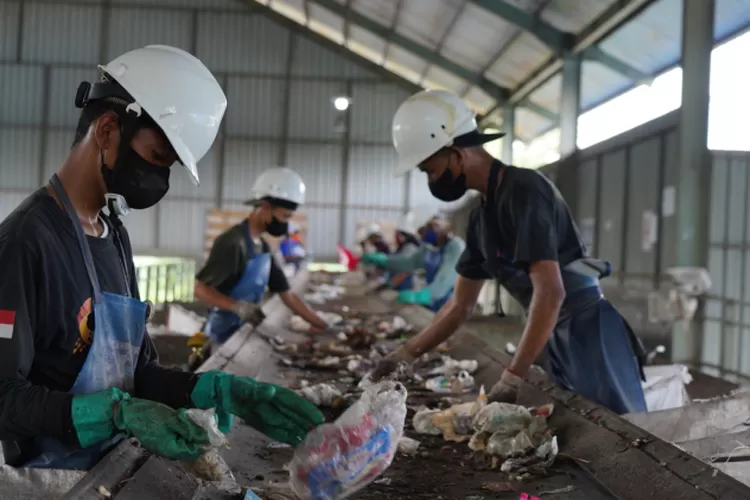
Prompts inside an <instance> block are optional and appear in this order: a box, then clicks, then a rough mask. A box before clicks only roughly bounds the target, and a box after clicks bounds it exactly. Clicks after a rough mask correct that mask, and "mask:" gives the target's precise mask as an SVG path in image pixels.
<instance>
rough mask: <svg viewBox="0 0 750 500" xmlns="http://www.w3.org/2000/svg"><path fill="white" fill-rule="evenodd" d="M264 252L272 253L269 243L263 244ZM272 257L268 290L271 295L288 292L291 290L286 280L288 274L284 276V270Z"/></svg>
mask: <svg viewBox="0 0 750 500" xmlns="http://www.w3.org/2000/svg"><path fill="white" fill-rule="evenodd" d="M263 250H264V251H265V252H270V251H271V250H270V247H269V246H268V243H266V242H265V241H264V242H263ZM271 257H272V258H271V273H270V275H269V276H268V290H269V291H270V292H271V293H284V292H288V291H289V289H290V288H291V287H290V286H289V280H287V279H286V274H284V270H283V269H282V268H281V266H280V265H279V263H278V262H277V261H276V259H274V258H273V256H271Z"/></svg>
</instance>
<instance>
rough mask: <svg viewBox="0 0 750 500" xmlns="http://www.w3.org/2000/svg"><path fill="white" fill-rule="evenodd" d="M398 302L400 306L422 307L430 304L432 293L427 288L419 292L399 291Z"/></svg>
mask: <svg viewBox="0 0 750 500" xmlns="http://www.w3.org/2000/svg"><path fill="white" fill-rule="evenodd" d="M398 302H400V303H401V304H420V305H423V306H426V305H430V304H432V293H431V292H430V289H429V288H422V289H421V290H417V291H416V292H415V291H412V290H401V291H400V292H398Z"/></svg>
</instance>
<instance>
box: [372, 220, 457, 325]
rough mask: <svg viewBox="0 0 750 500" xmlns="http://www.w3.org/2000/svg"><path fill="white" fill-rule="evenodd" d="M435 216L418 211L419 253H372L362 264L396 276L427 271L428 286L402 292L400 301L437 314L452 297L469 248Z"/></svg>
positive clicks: (399, 295)
mask: <svg viewBox="0 0 750 500" xmlns="http://www.w3.org/2000/svg"><path fill="white" fill-rule="evenodd" d="M434 214H435V210H429V211H428V210H425V209H419V210H417V211H415V215H414V216H415V219H414V227H416V228H417V232H418V234H419V235H420V236H421V238H422V245H421V247H420V248H419V250H417V251H416V252H413V253H411V254H406V255H404V254H395V255H387V254H384V253H369V254H365V255H363V256H362V261H363V262H368V263H372V264H375V265H376V266H379V267H382V268H384V269H387V270H388V271H391V272H394V273H400V272H414V271H416V270H417V269H424V270H425V279H426V281H427V286H426V287H424V288H422V289H421V290H402V291H400V292H399V294H398V301H399V302H401V303H404V304H421V305H424V306H427V307H428V308H430V309H432V310H433V311H437V310H438V309H440V308H441V307H442V306H443V304H445V303H446V302H447V301H448V299H450V297H451V295H453V284H454V283H455V281H456V276H457V274H456V263H457V262H458V259H459V258H460V257H461V252H463V251H464V248H465V246H466V245H465V243H464V240H462V239H461V238H459V237H458V236H456V235H454V234H451V233H450V231H449V230H448V222H447V221H446V220H445V219H443V218H442V217H435V216H434Z"/></svg>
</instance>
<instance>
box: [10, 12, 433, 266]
mask: <svg viewBox="0 0 750 500" xmlns="http://www.w3.org/2000/svg"><path fill="white" fill-rule="evenodd" d="M257 9H263V7H258V8H256V9H252V8H249V7H248V5H247V4H244V5H243V3H242V2H238V1H236V0H158V1H155V2H147V1H145V0H130V1H129V2H122V1H111V2H99V1H92V0H87V1H84V0H78V1H73V2H63V1H60V0H24V1H19V0H0V217H5V216H6V215H7V214H8V213H9V212H10V210H12V209H13V208H14V207H15V206H16V205H17V204H18V203H19V202H20V201H21V200H22V199H23V198H24V197H25V196H26V195H28V194H29V193H30V192H31V191H32V190H34V189H35V188H37V187H38V186H40V185H41V184H43V183H44V182H45V181H46V180H47V179H48V178H49V176H50V175H51V174H52V173H53V172H54V171H55V170H56V169H57V168H58V167H59V166H60V164H61V162H62V161H63V160H64V158H65V156H66V154H67V151H68V149H69V147H70V143H71V141H72V138H73V131H74V128H75V124H76V121H77V116H78V113H77V110H76V109H75V107H74V106H73V99H74V96H75V90H76V87H77V85H78V83H79V82H80V81H81V80H83V79H92V78H95V77H96V76H97V75H96V71H95V65H96V64H99V63H104V62H107V61H109V60H110V59H112V58H114V57H116V56H117V55H119V54H121V53H122V52H125V51H127V50H130V49H133V48H137V47H140V46H144V45H147V44H154V43H163V44H169V45H175V46H178V47H181V48H183V49H186V50H189V51H191V52H193V53H195V54H196V55H197V56H198V57H199V58H201V60H203V61H204V62H205V63H206V65H207V66H208V67H209V68H210V69H211V70H212V71H213V72H214V73H215V74H216V75H217V78H218V79H219V81H220V82H221V83H222V85H223V86H224V88H225V91H226V93H227V97H228V100H229V108H228V112H227V116H226V118H225V121H224V125H223V132H222V134H221V136H220V137H219V138H218V139H217V141H216V143H215V144H214V148H213V150H212V151H211V152H210V153H209V154H208V155H207V157H206V158H205V159H204V160H203V161H202V162H201V164H200V174H201V185H200V187H198V188H195V187H193V186H192V184H191V183H190V182H189V180H188V178H187V176H186V175H184V174H183V172H177V171H176V172H174V174H173V175H172V188H171V190H170V192H169V194H168V196H167V198H165V200H163V201H162V202H161V203H160V204H159V205H157V206H156V207H155V208H153V209H149V210H145V211H142V212H137V213H134V214H133V215H130V216H129V217H128V218H127V219H126V225H127V226H128V227H129V229H130V232H131V238H132V240H133V246H134V247H135V249H136V250H137V251H139V252H141V253H166V254H172V255H186V256H199V255H201V254H202V250H203V248H202V247H203V230H204V221H205V215H204V214H205V212H206V210H207V209H208V208H211V207H214V206H221V207H222V208H240V207H242V205H241V203H242V201H244V200H245V199H246V198H247V197H248V194H249V189H250V186H251V184H252V182H253V180H254V178H255V177H256V175H257V174H258V173H259V172H261V171H262V170H264V169H266V168H269V167H273V166H278V165H287V166H289V167H291V168H294V169H296V170H297V171H298V172H299V173H300V174H301V175H302V177H303V178H304V179H305V181H306V183H307V188H308V203H307V204H306V206H305V207H304V212H305V213H307V215H308V217H309V223H310V229H309V233H308V234H309V246H310V249H311V251H312V252H313V253H315V254H316V255H318V256H333V255H335V244H336V242H337V241H344V242H347V243H348V242H350V241H351V240H352V239H353V237H354V226H355V223H356V220H357V219H358V218H361V217H377V218H395V217H397V216H398V215H400V214H401V213H403V212H404V211H405V209H406V207H408V206H409V204H410V200H412V201H414V202H415V203H416V202H418V201H419V200H421V199H424V198H425V193H427V195H429V193H428V192H427V189H426V186H425V183H423V182H422V183H410V182H409V179H408V178H406V179H395V178H393V176H392V174H391V172H392V170H393V168H394V166H395V153H394V151H393V147H392V145H391V142H390V123H391V118H392V116H393V113H394V112H395V110H396V108H397V106H398V105H399V104H400V102H401V101H403V100H404V99H405V98H406V97H407V96H408V94H409V91H408V90H405V89H404V88H403V87H401V86H399V85H398V84H396V83H391V82H385V81H383V79H382V77H381V76H380V75H376V74H374V73H372V72H370V71H369V70H368V69H367V68H365V67H363V66H359V65H357V64H355V63H354V62H352V61H351V60H349V59H345V58H343V57H341V56H340V55H338V54H337V53H335V52H334V51H332V50H329V49H328V48H326V47H323V46H321V45H318V44H316V43H315V42H314V41H312V40H311V39H309V38H307V37H306V36H302V35H300V34H298V32H297V31H292V30H290V29H289V27H288V26H283V25H280V24H276V23H275V22H274V21H272V20H270V19H269V18H267V17H265V16H264V15H262V13H261V12H260V10H257ZM342 94H343V95H349V96H351V97H352V107H351V108H350V112H349V117H348V121H349V125H350V126H349V128H348V132H337V131H336V128H335V127H334V122H335V121H336V118H337V117H336V111H335V110H334V108H333V105H332V101H331V100H332V98H333V97H335V96H337V95H342ZM415 184H418V185H417V186H415ZM410 186H411V187H410ZM342 230H343V234H341V233H342Z"/></svg>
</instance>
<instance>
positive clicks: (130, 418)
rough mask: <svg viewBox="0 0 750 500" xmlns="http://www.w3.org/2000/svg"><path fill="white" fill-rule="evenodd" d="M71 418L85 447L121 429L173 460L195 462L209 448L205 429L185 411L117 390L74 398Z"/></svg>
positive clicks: (146, 446)
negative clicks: (133, 396)
mask: <svg viewBox="0 0 750 500" xmlns="http://www.w3.org/2000/svg"><path fill="white" fill-rule="evenodd" d="M71 417H72V420H73V426H74V427H75V430H76V435H77V437H78V441H79V443H80V445H81V446H82V447H84V448H87V447H89V446H93V445H95V444H96V443H99V442H101V441H104V440H106V439H109V438H111V437H112V436H113V435H114V434H115V433H116V432H117V431H118V430H120V431H123V432H125V433H127V434H128V435H130V436H133V437H135V438H137V439H138V440H139V441H140V442H141V444H142V445H143V446H144V448H146V449H147V450H149V451H151V452H152V453H156V454H157V455H161V456H163V457H166V458H169V459H172V460H195V459H196V458H198V457H199V456H200V455H202V454H203V452H204V451H205V446H207V445H208V433H207V432H206V430H205V429H203V428H202V427H200V426H198V425H196V424H194V423H193V422H192V421H191V420H189V419H188V418H187V416H186V415H185V412H184V410H179V411H178V410H173V409H172V408H170V407H169V406H166V405H163V404H161V403H156V402H154V401H146V400H143V399H136V398H131V397H130V395H128V394H126V393H124V392H122V391H120V390H119V389H115V388H112V389H107V390H105V391H100V392H94V393H91V394H84V395H79V396H74V397H73V402H72V404H71Z"/></svg>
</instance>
